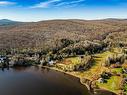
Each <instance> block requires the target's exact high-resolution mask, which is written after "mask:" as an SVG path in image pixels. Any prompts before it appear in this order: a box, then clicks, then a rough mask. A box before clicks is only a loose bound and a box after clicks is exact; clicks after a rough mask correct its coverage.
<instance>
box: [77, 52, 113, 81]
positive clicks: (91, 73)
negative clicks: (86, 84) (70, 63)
mask: <svg viewBox="0 0 127 95" xmlns="http://www.w3.org/2000/svg"><path fill="white" fill-rule="evenodd" d="M110 54H112V53H111V52H109V51H107V52H103V53H101V54H96V55H94V64H93V66H92V67H91V68H90V69H89V70H87V71H84V72H77V75H80V76H82V77H85V78H87V79H89V80H95V78H96V77H98V76H99V75H100V74H101V73H102V72H103V71H109V69H108V68H106V67H105V66H103V65H104V63H105V59H106V58H107V57H108V56H109V55H110Z"/></svg>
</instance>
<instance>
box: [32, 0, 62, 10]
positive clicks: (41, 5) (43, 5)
mask: <svg viewBox="0 0 127 95" xmlns="http://www.w3.org/2000/svg"><path fill="white" fill-rule="evenodd" d="M60 1H61V0H49V1H46V2H40V3H39V4H35V5H33V6H31V7H30V8H48V7H49V6H50V5H52V4H53V3H57V2H60Z"/></svg>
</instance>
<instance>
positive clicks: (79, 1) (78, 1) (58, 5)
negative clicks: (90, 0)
mask: <svg viewBox="0 0 127 95" xmlns="http://www.w3.org/2000/svg"><path fill="white" fill-rule="evenodd" d="M84 1H85V0H76V1H70V2H61V3H58V4H57V5H55V6H56V7H60V6H65V7H66V6H72V7H73V6H76V5H78V4H79V3H81V2H84Z"/></svg>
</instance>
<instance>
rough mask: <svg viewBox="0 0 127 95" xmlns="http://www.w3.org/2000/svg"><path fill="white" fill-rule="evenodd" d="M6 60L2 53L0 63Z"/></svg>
mask: <svg viewBox="0 0 127 95" xmlns="http://www.w3.org/2000/svg"><path fill="white" fill-rule="evenodd" d="M5 61H6V57H5V56H2V55H0V64H2V63H5Z"/></svg>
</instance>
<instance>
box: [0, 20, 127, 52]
mask: <svg viewBox="0 0 127 95" xmlns="http://www.w3.org/2000/svg"><path fill="white" fill-rule="evenodd" d="M3 21H4V20H3ZM6 22H9V21H6ZM114 33H115V34H119V33H122V34H123V35H117V36H119V37H120V38H121V40H122V39H124V40H126V37H127V36H126V35H124V34H126V33H127V21H126V20H118V19H108V20H49V21H40V22H29V23H23V24H15V25H13V26H0V49H10V48H17V49H24V48H31V49H35V48H36V49H43V50H44V49H53V48H56V47H57V48H58V47H61V45H62V43H61V40H62V39H68V40H71V41H73V42H74V43H76V42H78V43H80V41H86V40H88V41H92V42H96V41H103V42H108V43H109V42H110V41H112V42H113V41H114V42H116V39H115V38H116V35H115V34H114ZM110 35H111V37H109V36H110ZM123 37H124V38H123ZM109 39H110V40H109ZM124 44H125V43H124Z"/></svg>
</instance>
